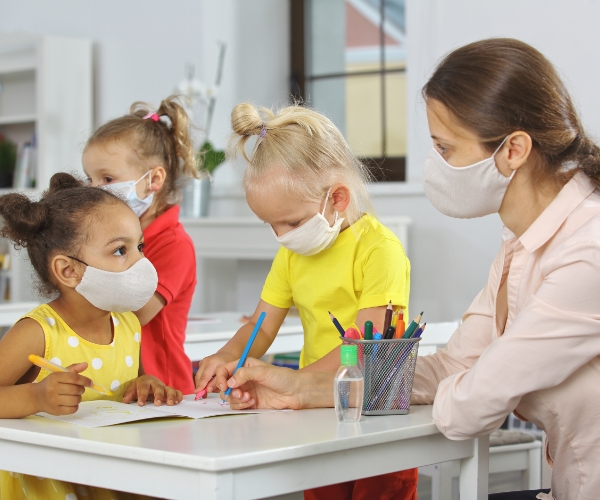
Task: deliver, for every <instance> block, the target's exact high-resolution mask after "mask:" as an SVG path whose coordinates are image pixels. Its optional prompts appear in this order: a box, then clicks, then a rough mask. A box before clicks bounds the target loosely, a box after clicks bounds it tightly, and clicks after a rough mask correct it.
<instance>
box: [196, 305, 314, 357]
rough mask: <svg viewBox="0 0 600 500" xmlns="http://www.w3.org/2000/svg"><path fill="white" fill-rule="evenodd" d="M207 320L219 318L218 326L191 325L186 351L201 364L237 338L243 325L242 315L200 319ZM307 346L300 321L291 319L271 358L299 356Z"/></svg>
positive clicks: (294, 318) (279, 335)
mask: <svg viewBox="0 0 600 500" xmlns="http://www.w3.org/2000/svg"><path fill="white" fill-rule="evenodd" d="M201 316H202V317H205V318H216V319H218V320H219V322H218V323H201V322H194V321H191V322H189V323H188V326H187V330H186V338H185V344H184V349H185V353H186V354H187V355H188V356H189V357H190V359H191V360H192V361H200V360H201V359H203V358H205V357H206V356H210V355H211V354H214V353H215V352H217V351H218V350H219V349H220V348H221V347H223V346H224V345H225V343H226V342H227V341H228V340H229V339H230V338H231V337H233V336H234V335H235V332H237V331H238V329H239V328H240V327H241V326H242V325H243V324H244V323H242V322H241V321H240V318H241V317H242V313H239V312H220V313H206V314H203V315H201ZM303 345H304V330H303V329H302V323H301V322H300V318H299V317H294V316H288V317H287V318H286V319H285V321H284V322H283V325H282V326H281V328H280V329H279V333H278V334H277V337H276V338H275V341H274V342H273V344H271V347H270V348H269V350H268V351H267V353H268V354H279V353H284V352H297V351H300V349H302V346H303Z"/></svg>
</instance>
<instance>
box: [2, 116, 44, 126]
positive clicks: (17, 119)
mask: <svg viewBox="0 0 600 500" xmlns="http://www.w3.org/2000/svg"><path fill="white" fill-rule="evenodd" d="M36 120H37V115H29V114H27V115H12V116H0V125H16V124H20V123H35V121H36Z"/></svg>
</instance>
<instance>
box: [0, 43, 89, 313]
mask: <svg viewBox="0 0 600 500" xmlns="http://www.w3.org/2000/svg"><path fill="white" fill-rule="evenodd" d="M92 97H93V95H92V42H91V40H81V39H69V38H58V37H46V36H43V37H33V36H28V35H21V34H11V35H6V34H4V35H0V132H1V133H2V134H4V136H5V137H7V138H8V139H10V140H12V141H13V142H15V143H17V144H23V143H25V142H28V141H31V139H32V137H33V136H34V134H35V141H36V148H37V151H36V175H35V189H32V190H26V192H27V193H28V194H30V195H31V196H37V195H38V194H39V192H41V190H43V189H46V188H47V187H48V183H49V181H50V177H52V175H53V174H55V173H56V172H61V171H67V172H70V171H80V165H81V152H82V146H83V144H85V141H86V139H87V137H89V134H90V133H91V132H92V127H93V101H92ZM9 191H10V189H3V190H0V194H4V193H6V192H9ZM12 264H13V269H12V277H13V279H12V280H11V281H12V282H11V300H12V301H22V300H27V299H29V298H31V297H32V294H31V290H30V289H31V287H32V284H31V276H30V272H29V270H27V263H26V262H24V261H23V259H22V258H21V257H20V256H18V255H16V254H15V253H14V252H13V258H12Z"/></svg>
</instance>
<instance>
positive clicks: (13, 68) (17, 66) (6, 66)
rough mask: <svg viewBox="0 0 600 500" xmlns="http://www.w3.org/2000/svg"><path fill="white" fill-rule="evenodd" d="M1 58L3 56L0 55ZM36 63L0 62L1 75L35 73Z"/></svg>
mask: <svg viewBox="0 0 600 500" xmlns="http://www.w3.org/2000/svg"><path fill="white" fill-rule="evenodd" d="M0 57H2V54H1V53H0ZM35 69H36V67H35V63H34V62H33V61H16V62H6V63H2V62H0V75H10V74H12V73H27V72H29V71H35Z"/></svg>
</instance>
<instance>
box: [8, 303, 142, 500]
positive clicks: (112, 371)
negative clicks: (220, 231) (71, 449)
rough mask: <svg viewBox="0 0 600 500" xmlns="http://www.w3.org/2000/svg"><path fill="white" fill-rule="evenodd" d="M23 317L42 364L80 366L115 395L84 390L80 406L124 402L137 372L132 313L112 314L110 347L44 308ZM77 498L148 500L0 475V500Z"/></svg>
mask: <svg viewBox="0 0 600 500" xmlns="http://www.w3.org/2000/svg"><path fill="white" fill-rule="evenodd" d="M24 318H31V319H33V320H35V321H37V322H38V323H39V324H40V326H41V327H42V329H43V330H44V338H45V341H46V347H45V352H44V357H45V358H46V359H49V360H51V361H52V362H54V363H57V364H59V365H61V366H69V365H72V364H74V363H80V362H82V361H85V362H87V363H88V365H89V366H88V368H87V370H85V371H83V372H81V374H82V375H85V376H86V377H89V378H91V379H92V380H93V381H94V382H95V383H96V384H98V385H101V386H102V387H105V388H107V389H110V390H112V392H113V393H114V396H113V397H112V398H109V397H108V396H104V395H102V394H100V393H98V392H96V391H93V390H91V389H87V388H86V390H85V393H84V394H83V396H82V399H83V401H93V400H97V399H112V400H114V401H122V400H123V394H124V392H125V390H126V389H127V386H128V385H129V382H131V381H132V380H133V379H135V378H137V376H138V370H139V359H140V341H141V331H142V330H141V328H140V322H139V321H138V319H137V317H136V316H135V314H133V313H130V312H127V313H112V322H113V327H114V328H113V331H114V335H113V342H112V343H111V344H109V345H100V344H93V343H92V342H89V341H87V340H85V339H84V338H82V337H80V336H79V335H77V333H75V332H74V331H73V330H72V329H71V328H70V327H69V325H67V324H66V323H65V322H64V321H63V319H62V318H61V317H60V316H59V315H58V313H57V312H56V311H55V310H54V309H52V307H50V306H49V305H48V304H43V305H41V306H39V307H36V308H35V309H34V310H33V311H31V312H29V313H27V314H26V315H25V316H24ZM48 375H50V372H49V371H48V370H40V373H39V375H38V376H37V378H36V379H35V382H40V381H41V380H43V379H44V378H46V377H47V376H48ZM76 498H85V499H91V500H149V499H150V497H147V496H145V495H137V494H133V493H123V492H120V491H111V490H107V489H104V488H95V487H91V486H83V485H80V484H75V483H69V482H66V481H58V480H56V479H44V478H43V477H35V476H30V475H27V474H21V473H16V472H7V471H0V500H65V499H67V500H70V499H76Z"/></svg>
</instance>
